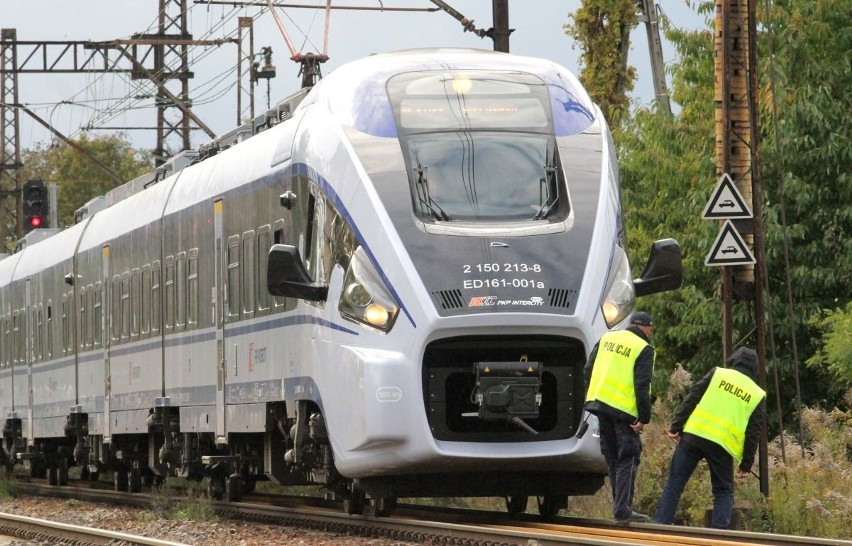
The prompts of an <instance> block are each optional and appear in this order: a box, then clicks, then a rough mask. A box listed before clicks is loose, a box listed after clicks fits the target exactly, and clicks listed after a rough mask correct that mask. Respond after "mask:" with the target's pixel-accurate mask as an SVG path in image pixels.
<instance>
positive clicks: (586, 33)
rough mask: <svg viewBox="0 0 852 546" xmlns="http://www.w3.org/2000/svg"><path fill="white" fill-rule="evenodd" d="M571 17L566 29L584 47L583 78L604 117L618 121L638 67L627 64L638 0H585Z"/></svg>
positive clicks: (581, 77) (581, 75) (625, 109)
mask: <svg viewBox="0 0 852 546" xmlns="http://www.w3.org/2000/svg"><path fill="white" fill-rule="evenodd" d="M569 17H570V19H571V21H569V23H568V24H566V25H565V27H564V28H565V33H566V34H568V35H569V36H571V37H572V38H574V40H575V41H576V43H577V44H578V46H579V47H580V49H581V51H582V53H581V55H580V63H581V64H582V66H583V70H582V72H581V74H580V81H582V82H583V85H584V86H585V87H586V89H587V90H588V92H589V95H590V96H591V97H592V99H593V100H594V101H595V102H596V103H597V104H598V105H600V107H601V110H602V111H603V113H604V117H605V118H606V119H607V120H609V121H610V122H615V121H616V120H617V119H618V118H619V116H620V115H621V114H623V113H624V112H626V111H627V108H628V106H629V99H628V97H627V93H629V92H630V91H631V90H632V89H633V83H634V82H635V80H636V69H635V68H634V67H632V66H629V65H628V64H627V52H628V50H629V49H630V31H631V30H632V29H633V28H634V27H635V26H636V23H637V18H636V2H635V1H634V0H585V1H584V2H583V5H582V7H581V8H580V9H578V10H577V11H576V12H575V13H574V14H572V15H569Z"/></svg>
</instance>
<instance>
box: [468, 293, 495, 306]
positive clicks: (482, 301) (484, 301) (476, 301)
mask: <svg viewBox="0 0 852 546" xmlns="http://www.w3.org/2000/svg"><path fill="white" fill-rule="evenodd" d="M492 305H497V296H474V297H472V298H470V301H469V302H467V306H468V307H490V306H492Z"/></svg>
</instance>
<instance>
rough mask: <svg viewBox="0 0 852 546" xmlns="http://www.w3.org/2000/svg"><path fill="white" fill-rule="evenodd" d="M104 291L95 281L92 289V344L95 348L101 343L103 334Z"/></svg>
mask: <svg viewBox="0 0 852 546" xmlns="http://www.w3.org/2000/svg"><path fill="white" fill-rule="evenodd" d="M103 301H104V291H103V285H102V284H101V283H100V282H96V283H95V287H94V290H92V336H93V338H94V340H93V342H92V346H93V347H95V348H98V347H100V346H101V345H102V344H103V336H104V306H103Z"/></svg>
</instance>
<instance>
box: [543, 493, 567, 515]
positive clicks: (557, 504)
mask: <svg viewBox="0 0 852 546" xmlns="http://www.w3.org/2000/svg"><path fill="white" fill-rule="evenodd" d="M566 500H567V499H565V497H558V496H556V495H545V496H543V497H538V513H539V514H540V515H541V517H542V518H544V519H551V518H553V517H554V516H555V515H556V514H557V513H559V510H560V509H561V508H563V507H565V505H566V504H567V503H566Z"/></svg>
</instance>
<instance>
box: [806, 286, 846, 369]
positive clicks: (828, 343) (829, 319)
mask: <svg viewBox="0 0 852 546" xmlns="http://www.w3.org/2000/svg"><path fill="white" fill-rule="evenodd" d="M810 324H811V325H812V326H813V327H814V328H816V329H817V330H819V331H821V332H823V334H822V347H820V348H819V349H818V350H817V351H816V353H815V354H814V356H812V357H811V358H809V359H808V362H807V364H808V366H816V367H823V368H825V369H828V370H829V371H831V373H833V374H834V375H835V376H836V377H837V378H838V379H840V380H841V381H843V382H846V383H852V335H850V334H852V302H850V303H848V304H846V309H845V310H840V309H835V310H834V311H831V310H827V311H825V314H824V315H822V316H819V315H816V316H813V317H811V320H810Z"/></svg>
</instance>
